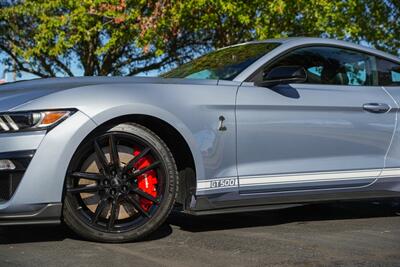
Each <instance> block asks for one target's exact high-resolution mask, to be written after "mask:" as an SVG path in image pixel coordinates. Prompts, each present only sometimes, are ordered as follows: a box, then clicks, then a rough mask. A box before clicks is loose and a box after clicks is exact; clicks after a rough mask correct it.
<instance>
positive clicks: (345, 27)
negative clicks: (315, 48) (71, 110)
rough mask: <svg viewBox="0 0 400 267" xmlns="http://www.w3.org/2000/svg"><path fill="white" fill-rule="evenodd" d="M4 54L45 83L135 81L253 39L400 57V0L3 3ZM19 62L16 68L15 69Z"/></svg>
mask: <svg viewBox="0 0 400 267" xmlns="http://www.w3.org/2000/svg"><path fill="white" fill-rule="evenodd" d="M0 8H1V9H0V51H1V52H2V53H3V54H5V55H6V57H5V59H4V61H5V62H4V63H5V64H6V65H7V66H8V68H9V69H12V68H15V69H16V71H24V72H28V73H32V74H35V75H37V76H39V77H52V76H74V75H76V73H75V72H74V70H73V68H72V66H74V65H77V66H79V67H80V68H81V69H82V72H83V74H84V75H87V76H91V75H135V74H138V73H141V72H146V71H150V70H154V69H161V68H166V67H168V66H170V65H171V64H176V63H178V64H179V63H182V62H184V61H186V60H187V59H190V58H193V57H195V56H198V55H200V54H203V53H204V52H205V51H209V50H210V49H215V48H220V47H223V46H226V45H230V44H234V43H239V42H244V41H248V40H254V39H267V38H276V37H286V36H322V37H330V38H337V39H344V40H349V41H353V42H357V43H360V42H365V43H367V44H369V45H371V46H375V47H376V48H379V49H382V50H386V51H389V52H392V53H399V45H400V39H399V36H400V2H399V1H398V0H384V1H376V0H338V1H330V0H297V1H284V0H253V1H249V0H248V1H246V0H236V1H235V0H234V1H229V0H158V1H155V0H150V1H145V0H81V1H76V0H35V1H33V0H25V1H24V0H5V1H2V2H1V3H0ZM13 62H14V63H13Z"/></svg>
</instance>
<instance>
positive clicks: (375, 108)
mask: <svg viewBox="0 0 400 267" xmlns="http://www.w3.org/2000/svg"><path fill="white" fill-rule="evenodd" d="M363 109H364V110H365V111H368V112H372V113H386V112H388V111H389V110H390V106H389V105H388V104H383V103H368V104H364V105H363Z"/></svg>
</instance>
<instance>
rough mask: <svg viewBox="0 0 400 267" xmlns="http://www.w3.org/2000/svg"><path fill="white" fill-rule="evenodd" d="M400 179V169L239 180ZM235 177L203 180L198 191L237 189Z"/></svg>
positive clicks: (251, 183) (262, 182)
mask: <svg viewBox="0 0 400 267" xmlns="http://www.w3.org/2000/svg"><path fill="white" fill-rule="evenodd" d="M391 177H399V178H400V168H389V169H385V170H384V171H382V169H368V170H351V171H338V172H312V173H289V174H276V175H262V176H247V177H242V178H240V179H239V184H240V186H241V187H246V186H258V185H280V184H282V185H287V184H298V183H316V182H335V181H338V182H339V181H352V180H362V179H376V178H391ZM236 180H237V179H236V178H235V177H227V178H216V179H212V180H202V181H198V182H197V190H199V191H204V190H216V189H222V188H237V187H238V186H239V185H238V183H237V182H235V181H236Z"/></svg>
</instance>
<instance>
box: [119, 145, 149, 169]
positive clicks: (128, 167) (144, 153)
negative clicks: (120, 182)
mask: <svg viewBox="0 0 400 267" xmlns="http://www.w3.org/2000/svg"><path fill="white" fill-rule="evenodd" d="M150 151H151V149H150V148H149V147H146V148H145V149H143V150H142V152H140V154H139V155H137V156H135V157H134V158H133V159H132V160H131V161H129V162H128V164H126V166H125V168H124V170H123V173H125V172H127V171H128V170H130V169H132V168H133V167H135V164H136V163H138V162H139V160H140V159H141V158H143V157H144V156H146V155H147V154H148V153H149V152H150Z"/></svg>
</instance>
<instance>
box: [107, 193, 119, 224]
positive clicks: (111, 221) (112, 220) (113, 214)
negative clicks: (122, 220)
mask: <svg viewBox="0 0 400 267" xmlns="http://www.w3.org/2000/svg"><path fill="white" fill-rule="evenodd" d="M118 215H119V204H118V203H117V201H116V200H114V201H113V202H112V204H111V214H110V218H109V219H108V224H107V229H108V230H109V231H110V230H111V229H112V228H113V227H114V225H115V221H116V220H117V219H118Z"/></svg>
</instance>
